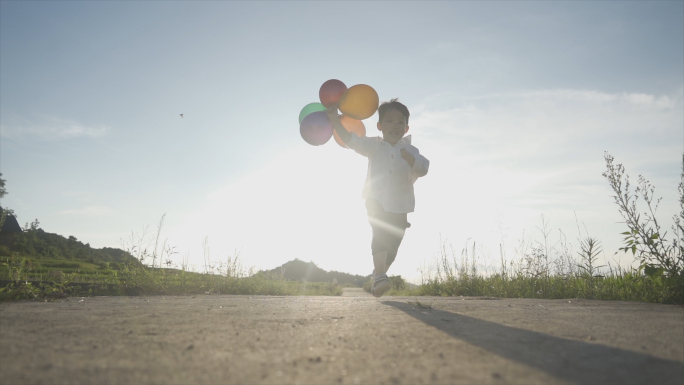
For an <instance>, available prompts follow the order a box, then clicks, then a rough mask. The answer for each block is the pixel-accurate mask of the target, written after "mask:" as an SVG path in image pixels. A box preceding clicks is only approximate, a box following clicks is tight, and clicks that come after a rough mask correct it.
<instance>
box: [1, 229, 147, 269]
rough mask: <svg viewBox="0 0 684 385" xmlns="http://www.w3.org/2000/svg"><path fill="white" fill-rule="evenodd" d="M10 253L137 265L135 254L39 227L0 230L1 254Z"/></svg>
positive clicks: (6, 255)
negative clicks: (33, 228) (13, 231)
mask: <svg viewBox="0 0 684 385" xmlns="http://www.w3.org/2000/svg"><path fill="white" fill-rule="evenodd" d="M12 255H18V256H30V257H35V258H39V259H60V260H75V261H82V262H89V263H94V264H104V263H116V264H124V263H126V264H134V265H140V264H141V263H140V261H138V260H137V259H136V258H135V257H133V256H132V255H131V254H130V253H127V252H125V251H123V250H121V249H115V248H109V247H105V248H103V249H93V248H92V247H90V245H89V244H83V243H82V242H80V241H79V240H77V239H76V238H75V237H73V236H70V237H69V238H65V237H63V236H61V235H59V234H53V233H47V232H45V231H43V230H42V229H35V230H26V231H22V232H15V233H5V232H0V257H9V256H12Z"/></svg>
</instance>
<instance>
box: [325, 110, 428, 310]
mask: <svg viewBox="0 0 684 385" xmlns="http://www.w3.org/2000/svg"><path fill="white" fill-rule="evenodd" d="M409 115H410V114H409V111H408V108H406V106H405V105H403V104H402V103H400V102H399V101H398V100H397V99H392V100H390V101H389V102H384V103H382V104H381V105H380V107H379V108H378V116H379V119H378V124H377V127H378V130H380V131H381V132H382V138H380V137H359V136H357V135H356V134H354V133H350V132H348V131H347V130H346V129H345V128H344V126H342V124H341V123H340V119H339V116H338V115H337V106H333V107H331V108H329V109H328V118H329V119H330V121H331V122H332V124H333V127H334V128H335V131H336V132H337V135H338V136H339V137H340V139H342V141H343V142H344V143H345V144H346V145H347V147H349V148H351V149H352V150H354V151H356V152H357V153H359V154H361V155H363V156H365V157H367V158H368V172H367V174H366V183H365V185H364V188H363V194H362V196H363V198H365V199H366V211H367V212H368V222H369V223H370V225H371V228H372V230H373V241H372V242H371V251H372V253H373V265H374V267H375V269H374V270H373V286H372V288H371V293H372V294H373V295H374V296H376V297H381V296H382V295H383V294H384V293H385V292H386V291H387V290H389V289H390V288H391V287H392V284H391V283H390V281H389V279H388V278H387V270H388V269H389V267H390V265H392V262H394V259H395V258H396V257H397V251H398V250H399V245H400V244H401V241H402V239H403V238H404V233H405V232H406V229H407V228H408V227H410V226H411V224H410V223H408V222H407V221H406V218H407V214H408V213H410V212H413V209H414V207H415V201H416V200H415V196H414V194H413V184H414V183H415V182H416V179H418V178H419V177H421V176H425V175H426V174H427V172H428V167H429V165H430V161H428V160H427V159H426V158H425V157H424V156H422V155H420V153H419V151H418V149H417V148H415V147H414V146H412V145H411V136H410V135H409V136H406V137H404V135H405V134H406V132H408V129H409V126H408V119H409Z"/></svg>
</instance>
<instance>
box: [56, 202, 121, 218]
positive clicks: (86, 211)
mask: <svg viewBox="0 0 684 385" xmlns="http://www.w3.org/2000/svg"><path fill="white" fill-rule="evenodd" d="M113 212H114V210H112V209H111V208H110V207H107V206H97V205H95V206H87V207H83V208H80V209H72V210H63V211H60V214H63V215H73V216H83V217H102V216H107V215H110V214H112V213H113Z"/></svg>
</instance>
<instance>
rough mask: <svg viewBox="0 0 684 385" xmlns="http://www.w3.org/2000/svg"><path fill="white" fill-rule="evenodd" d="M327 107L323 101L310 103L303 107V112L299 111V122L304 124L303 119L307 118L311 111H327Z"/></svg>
mask: <svg viewBox="0 0 684 385" xmlns="http://www.w3.org/2000/svg"><path fill="white" fill-rule="evenodd" d="M325 110H327V108H325V106H324V105H323V104H322V103H309V104H307V105H306V106H304V108H302V112H300V113H299V124H302V120H304V118H306V117H307V116H308V115H309V114H310V113H312V112H316V111H325Z"/></svg>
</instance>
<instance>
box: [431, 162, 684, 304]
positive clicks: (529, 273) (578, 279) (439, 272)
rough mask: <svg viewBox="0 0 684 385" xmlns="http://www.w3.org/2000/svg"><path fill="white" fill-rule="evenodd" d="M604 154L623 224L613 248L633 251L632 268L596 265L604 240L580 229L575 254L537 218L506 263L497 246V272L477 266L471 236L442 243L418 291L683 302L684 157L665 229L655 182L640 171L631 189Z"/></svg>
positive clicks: (626, 178) (618, 166)
mask: <svg viewBox="0 0 684 385" xmlns="http://www.w3.org/2000/svg"><path fill="white" fill-rule="evenodd" d="M604 159H605V161H606V170H605V172H604V173H603V176H604V177H605V178H606V180H607V181H608V183H609V185H610V187H611V189H612V191H613V193H614V194H615V195H614V196H613V198H614V200H615V203H616V204H617V206H618V209H619V211H620V214H621V216H622V218H623V219H624V224H625V231H624V232H623V233H622V234H621V235H622V237H623V238H624V243H623V247H621V248H620V250H618V252H625V253H630V254H632V255H633V256H634V258H635V261H636V262H638V266H637V267H631V266H630V267H629V268H623V267H620V266H612V265H610V264H608V265H599V264H598V256H599V254H600V253H601V251H602V246H601V242H600V241H599V240H597V239H595V238H592V237H591V236H590V235H588V234H585V235H584V236H581V235H580V239H578V241H579V248H580V250H579V251H578V252H577V253H576V255H574V254H575V253H573V252H572V251H571V249H572V247H571V245H570V244H569V242H568V241H567V239H566V237H565V235H564V234H563V233H562V232H561V233H559V235H558V237H557V239H551V232H550V230H549V229H548V222H547V221H546V220H545V219H544V217H543V216H542V219H541V221H542V224H541V227H540V228H539V230H540V232H541V238H542V240H541V241H526V240H522V241H521V242H520V246H519V247H518V248H517V249H516V257H515V259H514V260H513V261H510V262H508V261H507V260H506V258H505V256H504V255H503V251H501V252H500V254H501V263H500V266H499V267H498V269H496V270H494V271H480V270H479V267H478V266H481V263H480V260H481V259H482V258H481V257H482V256H481V255H480V251H479V250H478V248H477V245H476V243H475V242H471V243H470V244H469V245H467V246H466V247H464V248H463V249H462V250H461V251H460V253H457V252H455V251H454V250H453V248H451V247H447V245H446V244H443V245H442V248H441V252H440V255H439V256H438V258H437V259H438V261H437V263H436V266H435V267H434V268H432V269H430V270H429V271H426V272H423V279H422V281H423V282H422V284H421V285H420V287H419V288H418V294H419V295H437V296H461V295H462V296H492V297H503V298H591V299H604V300H625V301H646V302H657V303H675V304H684V227H683V226H684V157H683V158H682V174H681V182H680V184H679V187H678V190H679V203H680V208H681V211H680V212H679V213H676V214H675V215H674V216H673V223H672V225H671V227H670V229H669V230H670V231H667V229H666V228H663V227H662V225H661V224H660V223H659V222H658V220H657V219H656V211H657V208H658V203H660V199H657V200H655V199H654V192H655V187H654V186H652V185H651V183H650V182H649V181H648V180H647V179H646V178H644V177H643V176H641V175H640V176H639V178H638V186H637V187H636V188H634V189H633V190H632V189H631V188H630V183H629V176H628V175H626V174H625V169H624V167H623V166H622V165H621V164H615V163H614V159H613V157H612V156H611V155H609V154H605V156H604ZM580 234H581V232H580Z"/></svg>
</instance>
